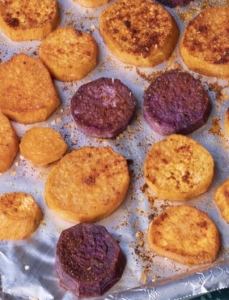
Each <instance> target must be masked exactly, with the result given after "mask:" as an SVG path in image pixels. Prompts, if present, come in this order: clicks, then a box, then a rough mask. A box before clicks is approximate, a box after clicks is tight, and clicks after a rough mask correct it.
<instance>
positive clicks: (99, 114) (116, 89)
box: [71, 77, 136, 138]
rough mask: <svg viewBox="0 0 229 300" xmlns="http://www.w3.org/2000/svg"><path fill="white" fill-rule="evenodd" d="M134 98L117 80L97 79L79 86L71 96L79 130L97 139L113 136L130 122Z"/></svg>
mask: <svg viewBox="0 0 229 300" xmlns="http://www.w3.org/2000/svg"><path fill="white" fill-rule="evenodd" d="M135 109H136V99H135V97H134V96H133V94H132V92H131V90H130V89H129V88H128V87H127V86H126V85H124V84H123V83H122V82H121V81H120V80H119V79H112V78H104V77H102V78H99V79H97V80H94V81H91V82H89V83H86V84H84V85H81V86H80V87H79V89H78V90H77V92H76V93H75V95H74V96H73V97H72V99H71V113H72V116H73V119H74V121H75V123H76V124H77V127H78V129H79V130H81V131H82V132H84V133H85V134H88V135H90V136H94V137H98V138H113V137H115V136H117V135H118V134H119V133H121V132H123V131H124V130H125V129H126V128H127V126H128V125H129V123H130V122H131V120H132V118H133V116H134V113H135Z"/></svg>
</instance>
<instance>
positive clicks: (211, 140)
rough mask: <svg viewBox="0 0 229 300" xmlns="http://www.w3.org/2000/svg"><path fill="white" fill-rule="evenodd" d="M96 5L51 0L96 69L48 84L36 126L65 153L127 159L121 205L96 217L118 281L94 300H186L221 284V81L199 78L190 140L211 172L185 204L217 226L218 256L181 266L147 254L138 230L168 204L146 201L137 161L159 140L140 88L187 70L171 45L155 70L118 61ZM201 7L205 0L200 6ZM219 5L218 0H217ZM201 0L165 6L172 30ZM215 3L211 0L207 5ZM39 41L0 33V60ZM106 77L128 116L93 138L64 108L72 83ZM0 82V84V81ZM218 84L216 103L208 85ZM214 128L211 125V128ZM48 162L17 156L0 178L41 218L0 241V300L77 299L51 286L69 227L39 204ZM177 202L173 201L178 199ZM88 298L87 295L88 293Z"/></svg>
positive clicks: (224, 161)
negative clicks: (123, 261)
mask: <svg viewBox="0 0 229 300" xmlns="http://www.w3.org/2000/svg"><path fill="white" fill-rule="evenodd" d="M112 2H113V1H111V2H110V3H109V4H105V5H102V6H100V7H98V8H93V9H89V8H82V7H80V5H79V4H77V3H76V2H73V1H72V0H58V3H59V8H60V12H61V23H60V25H59V26H65V25H68V26H72V27H74V28H77V29H80V30H83V31H85V32H87V33H91V34H92V35H93V36H94V38H95V39H96V41H97V43H98V46H99V61H98V66H97V67H96V68H95V69H94V70H93V71H92V72H91V73H90V74H89V75H88V76H86V77H85V78H83V79H82V80H80V81H75V82H72V83H63V82H58V81H54V84H55V87H56V89H57V91H58V93H59V95H60V99H61V106H60V108H59V109H58V110H57V111H56V112H55V113H54V114H53V115H52V116H51V117H50V118H49V119H48V120H47V121H46V122H41V123H39V126H44V127H50V128H54V129H56V130H58V131H59V132H60V133H61V134H62V136H63V138H64V139H65V141H66V142H67V144H68V151H70V150H73V149H78V148H80V147H82V146H85V145H87V146H111V147H112V148H113V149H114V150H116V151H117V152H119V153H121V154H123V155H124V156H125V157H126V159H127V160H128V162H129V169H130V175H131V185H130V188H129V192H128V195H127V197H126V199H125V200H124V202H123V203H122V205H121V206H120V207H119V208H118V209H117V210H116V211H115V212H114V213H113V214H112V215H110V216H109V217H107V218H105V219H103V220H102V221H100V222H98V223H99V224H101V225H104V226H105V227H106V228H107V230H108V231H109V232H110V233H111V234H112V236H113V237H114V238H115V239H116V240H117V241H118V242H119V244H120V247H121V249H122V250H123V252H124V253H125V255H126V257H127V265H126V268H125V271H124V274H123V276H122V278H121V279H120V280H119V282H118V283H117V284H116V285H115V286H114V287H113V288H112V289H110V290H109V291H108V292H107V293H106V294H105V295H103V296H102V297H99V298H97V299H109V300H110V299H122V300H127V299H135V300H136V299H149V300H154V299H157V300H165V299H166V300H169V299H172V300H174V299H191V298H192V297H193V296H195V295H201V294H203V293H206V292H209V291H214V290H217V289H222V288H225V287H229V276H228V273H229V260H228V252H229V251H228V250H229V230H228V226H229V225H228V224H226V222H225V221H224V220H223V219H222V218H221V216H220V213H219V211H218V209H217V208H216V205H215V204H214V201H213V195H214V191H215V189H216V188H217V187H218V186H219V185H220V184H221V183H222V182H223V181H224V180H226V179H227V178H228V177H229V140H228V138H227V137H226V135H225V132H224V125H223V122H224V113H225V110H226V109H227V107H228V106H229V101H228V96H227V95H228V88H227V84H228V83H227V82H226V81H223V80H222V81H220V80H218V81H217V80H215V79H214V78H210V77H209V78H208V77H204V76H198V74H193V73H192V72H190V73H192V74H193V75H194V76H196V77H197V76H198V77H200V79H201V80H202V83H203V85H204V86H205V88H206V89H208V92H209V95H210V98H211V102H212V106H213V109H212V112H211V115H210V118H209V119H208V121H207V123H206V124H205V125H204V126H203V127H201V128H200V129H198V130H197V131H195V132H193V133H192V134H191V135H190V137H191V138H193V139H194V140H196V141H198V142H199V143H200V144H202V145H203V146H204V147H205V148H206V149H207V150H208V151H209V152H210V153H211V154H212V155H213V158H214V161H215V176H214V180H213V182H212V185H211V186H210V188H209V190H208V191H207V192H206V193H205V194H203V195H201V196H199V197H197V198H195V199H193V200H190V201H189V202H188V204H190V205H194V206H196V207H198V208H199V209H201V210H203V211H205V212H206V213H207V214H208V215H209V216H210V218H211V219H212V220H213V221H214V222H215V224H216V225H217V227H218V229H219V231H220V233H221V244H222V247H221V249H220V253H219V257H218V259H217V261H216V262H215V263H214V264H211V265H206V266H200V267H198V268H196V267H195V268H187V267H186V266H184V265H181V264H178V263H175V262H172V261H170V260H169V259H166V258H164V257H160V256H158V255H156V254H155V253H153V252H151V251H150V250H149V248H148V245H147V242H146V235H147V230H148V226H149V223H150V219H151V216H153V215H156V214H158V213H159V212H161V211H162V210H163V208H164V207H166V206H168V205H177V204H178V203H176V202H169V201H159V202H157V201H155V202H154V203H151V202H150V194H149V193H148V192H146V191H145V182H144V177H143V164H144V160H145V157H146V153H147V152H148V151H149V149H150V148H151V146H152V145H153V144H154V143H155V142H157V141H160V140H161V139H163V137H162V136H160V135H158V134H156V133H155V132H153V131H152V130H151V129H150V128H149V126H148V125H147V124H146V122H145V121H144V119H143V117H142V107H143V105H142V104H143V92H144V90H145V89H146V88H147V87H148V85H149V82H150V78H151V77H153V76H154V75H155V74H156V72H158V71H163V70H166V69H167V68H168V67H169V65H170V66H171V65H173V64H174V66H175V65H176V64H178V65H181V66H182V68H183V69H184V70H187V68H186V67H185V65H184V64H183V63H182V61H181V60H180V58H179V54H178V49H177V48H176V49H175V51H174V55H173V56H172V58H171V59H170V60H169V62H165V63H163V64H161V65H160V66H157V67H155V68H148V69H147V68H136V67H133V66H129V65H125V64H123V63H121V62H120V61H118V60H117V59H116V58H115V57H114V56H113V55H112V54H111V53H110V52H109V50H108V49H107V47H106V46H105V45H104V43H103V41H102V38H101V37H100V35H99V32H98V24H99V16H100V13H101V11H102V10H103V9H104V8H105V7H107V6H108V5H110V4H111V3H112ZM206 3H207V4H208V1H206V2H205V4H206ZM217 3H218V4H219V1H217ZM202 4H203V3H202V2H201V1H195V2H193V3H191V4H190V5H189V6H187V7H185V8H183V9H181V10H180V9H175V8H174V9H168V8H167V9H168V10H169V12H170V13H171V14H172V15H173V16H174V17H175V19H176V21H177V23H178V25H179V28H180V31H181V33H182V30H183V28H184V26H185V24H187V22H188V19H187V20H186V23H183V21H182V20H184V18H183V17H182V16H185V14H186V16H189V17H190V16H191V15H192V12H193V13H194V14H195V13H198V12H199V11H200V7H202ZM212 4H213V5H215V3H214V2H212ZM39 45H40V41H33V42H17V43H16V42H11V41H10V40H9V39H8V38H7V37H6V36H5V35H4V34H3V33H2V32H1V31H0V59H1V61H2V62H5V61H7V60H8V59H9V58H10V57H11V56H12V55H13V54H15V53H20V52H25V53H27V54H28V55H31V56H33V57H37V56H38V55H37V53H38V52H37V50H38V47H39ZM102 76H104V77H112V78H118V79H120V80H122V82H123V83H124V84H126V85H127V86H128V87H129V88H130V89H131V90H132V92H133V94H134V96H135V97H136V99H137V100H138V109H137V113H136V117H135V119H134V120H133V122H132V123H131V125H130V126H129V127H128V129H127V130H126V131H125V132H123V133H122V134H120V135H119V136H118V137H117V138H116V139H107V140H105V139H104V140H102V139H96V138H92V137H89V136H86V135H84V134H83V133H81V132H80V131H79V130H78V129H77V128H76V125H75V123H74V121H73V119H72V116H71V113H70V99H71V97H72V96H73V94H74V93H75V92H76V90H77V89H78V88H79V87H80V85H82V84H84V83H86V82H88V81H91V80H95V79H97V78H99V77H102ZM0 84H1V83H0ZM214 85H217V86H220V90H221V91H222V92H221V94H224V95H225V97H224V100H223V101H221V100H220V99H219V97H220V95H219V93H217V92H216V91H215V90H214V89H212V88H210V87H212V86H214ZM12 123H13V126H14V128H15V130H16V132H17V134H18V136H19V137H22V136H23V134H24V133H25V132H26V131H27V130H28V129H29V128H31V127H33V126H35V125H36V126H37V125H38V124H32V125H21V124H18V123H16V122H12ZM216 125H217V128H216ZM52 166H53V164H52V165H50V166H48V167H36V166H34V165H33V164H31V163H30V162H29V161H27V160H26V159H24V158H23V157H22V156H21V155H20V153H19V154H18V156H17V157H16V159H15V161H14V164H13V165H12V167H11V169H10V170H9V171H7V172H6V173H4V174H2V175H1V176H0V193H1V194H2V193H7V192H14V191H23V192H26V193H29V194H31V195H32V196H33V197H34V198H35V199H36V201H37V203H38V204H39V205H40V207H41V208H42V211H43V213H44V220H43V222H42V223H41V225H40V226H39V228H38V229H37V230H36V232H35V233H34V234H33V235H32V236H31V237H29V238H28V239H26V240H22V241H0V274H1V277H0V279H1V281H0V299H17V300H21V299H27V300H28V299H29V300H38V299H39V300H51V299H55V300H56V299H64V300H74V299H78V298H77V296H75V295H73V294H72V293H71V292H69V291H67V290H65V289H64V288H62V287H61V286H60V285H59V282H58V278H57V277H56V274H55V271H54V261H55V249H56V244H57V241H58V238H59V236H60V233H61V231H62V230H64V229H66V228H68V227H70V226H73V225H74V224H72V223H69V222H65V221H63V220H61V219H60V218H59V217H57V216H56V215H55V214H54V213H53V212H52V211H50V210H49V209H48V207H47V206H46V203H45V200H44V197H43V191H44V185H45V181H46V178H47V176H48V174H49V171H50V170H51V168H52ZM179 204H180V203H179ZM91 299H95V298H91Z"/></svg>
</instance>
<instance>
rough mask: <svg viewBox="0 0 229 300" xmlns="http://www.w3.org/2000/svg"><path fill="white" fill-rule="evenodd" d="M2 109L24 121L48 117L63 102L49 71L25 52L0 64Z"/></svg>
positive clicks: (0, 99)
mask: <svg viewBox="0 0 229 300" xmlns="http://www.w3.org/2000/svg"><path fill="white" fill-rule="evenodd" d="M0 82H1V84H0V110H1V111H2V113H3V114H4V115H6V116H7V117H8V118H9V119H11V120H14V121H16V122H19V123H23V124H32V123H36V122H41V121H45V120H46V119H47V118H48V117H49V116H50V115H51V114H52V113H53V112H54V111H55V110H56V109H57V107H58V106H59V105H60V100H59V98H58V96H57V92H56V90H55V87H54V84H53V82H52V79H51V76H50V74H49V71H48V70H47V69H46V67H45V66H44V65H43V63H42V61H41V60H40V59H39V58H34V57H30V56H28V55H26V54H24V53H19V54H15V55H13V56H12V57H11V58H10V59H9V60H8V61H6V62H5V63H3V64H1V65H0Z"/></svg>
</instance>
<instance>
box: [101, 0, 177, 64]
mask: <svg viewBox="0 0 229 300" xmlns="http://www.w3.org/2000/svg"><path fill="white" fill-rule="evenodd" d="M99 32H100V34H101V36H102V38H103V40H104V43H105V44H106V45H107V47H108V48H109V50H110V51H111V52H112V53H113V54H114V55H115V56H116V57H117V58H118V59H119V60H121V61H122V62H124V63H128V64H132V65H135V66H141V67H153V66H156V65H158V64H160V63H162V62H164V61H165V60H167V59H169V57H170V56H171V54H172V52H173V50H174V48H175V46H176V44H177V40H178V37H179V29H178V26H177V24H176V21H175V20H174V18H173V17H172V15H170V14H169V12H168V11H167V10H166V9H165V8H164V7H163V6H162V5H161V4H159V3H157V2H155V1H151V0H145V1H141V0H118V1H116V2H114V3H113V4H111V5H109V6H108V7H107V8H105V9H104V10H103V11H102V13H101V16H100V22H99Z"/></svg>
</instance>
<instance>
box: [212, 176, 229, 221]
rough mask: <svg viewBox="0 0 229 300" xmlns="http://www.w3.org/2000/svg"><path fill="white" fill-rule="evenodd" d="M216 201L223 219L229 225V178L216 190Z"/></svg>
mask: <svg viewBox="0 0 229 300" xmlns="http://www.w3.org/2000/svg"><path fill="white" fill-rule="evenodd" d="M214 200H215V203H216V205H217V206H218V208H219V210H220V213H221V215H222V217H223V218H224V220H225V221H226V222H227V223H229V178H228V179H227V180H225V181H224V182H223V183H222V184H221V185H220V186H219V187H218V188H217V189H216V191H215V194H214Z"/></svg>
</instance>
